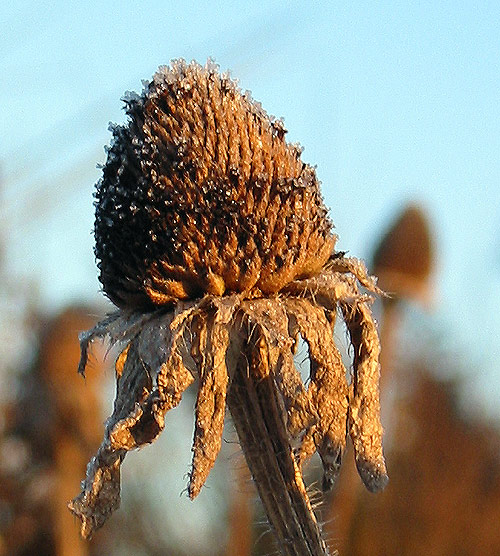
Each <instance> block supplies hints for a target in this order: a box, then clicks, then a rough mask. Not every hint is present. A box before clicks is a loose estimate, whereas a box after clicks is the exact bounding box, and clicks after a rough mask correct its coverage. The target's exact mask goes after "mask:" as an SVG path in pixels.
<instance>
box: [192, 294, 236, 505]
mask: <svg viewBox="0 0 500 556" xmlns="http://www.w3.org/2000/svg"><path fill="white" fill-rule="evenodd" d="M234 297H235V296H234ZM229 299H231V298H229ZM213 303H214V307H213V309H212V310H211V311H210V313H209V315H208V317H206V316H205V315H203V316H201V317H200V318H195V319H194V321H193V333H194V342H193V348H192V354H193V358H194V359H195V361H196V363H197V365H198V368H199V389H198V397H197V400H196V416H195V433H194V441H193V465H192V471H191V477H190V481H189V488H188V491H189V496H190V498H195V497H196V496H197V495H198V494H199V492H200V490H201V487H202V486H203V485H204V483H205V481H206V479H207V477H208V474H209V473H210V470H211V469H212V467H213V465H214V463H215V460H216V458H217V456H218V454H219V451H220V447H221V443H222V431H223V428H224V416H225V413H226V390H227V383H228V371H227V367H226V352H227V349H228V346H229V335H230V328H231V326H230V324H229V323H230V321H231V318H232V316H233V313H234V308H235V304H234V303H231V302H229V303H228V300H227V298H226V300H216V299H214V300H213Z"/></svg>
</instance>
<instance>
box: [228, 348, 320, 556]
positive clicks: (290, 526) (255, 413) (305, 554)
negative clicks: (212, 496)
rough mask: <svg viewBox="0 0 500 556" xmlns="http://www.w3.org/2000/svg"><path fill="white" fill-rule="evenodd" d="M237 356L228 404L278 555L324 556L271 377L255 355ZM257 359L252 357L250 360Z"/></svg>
mask: <svg viewBox="0 0 500 556" xmlns="http://www.w3.org/2000/svg"><path fill="white" fill-rule="evenodd" d="M254 353H255V352H253V353H252V351H251V349H249V350H248V351H247V356H248V360H249V361H250V365H249V366H248V364H247V359H246V358H245V357H242V358H241V359H240V361H239V364H238V366H237V367H236V372H235V373H234V376H233V377H232V381H231V387H230V389H229V393H228V404H229V409H230V411H231V415H232V417H233V421H234V424H235V427H236V431H237V433H238V437H239V440H240V444H241V448H242V450H243V453H244V454H245V458H246V461H247V464H248V467H249V469H250V471H251V473H252V476H253V479H254V481H255V484H256V486H257V490H258V491H259V495H260V498H261V500H262V503H263V505H264V508H265V510H266V513H267V516H268V519H269V522H270V524H271V527H272V529H273V530H274V533H275V535H276V538H277V542H278V545H279V548H280V550H281V552H282V553H283V555H284V556H326V555H328V554H329V553H328V550H327V548H326V545H325V542H324V541H323V539H322V537H321V531H320V528H319V525H318V522H317V520H316V517H315V515H314V512H313V510H312V508H311V504H310V502H309V498H308V496H307V493H306V490H305V486H304V482H303V479H302V474H301V472H300V470H299V467H298V465H297V463H296V460H295V457H294V454H293V449H292V446H291V444H290V439H289V434H288V431H287V428H286V423H285V419H284V415H285V413H284V408H283V407H282V402H281V399H280V396H279V392H278V391H277V389H276V385H275V383H274V380H273V378H272V376H270V375H267V376H264V377H261V376H259V372H258V370H257V369H255V366H256V365H258V358H255V357H252V355H253V354H254ZM256 359H257V360H256Z"/></svg>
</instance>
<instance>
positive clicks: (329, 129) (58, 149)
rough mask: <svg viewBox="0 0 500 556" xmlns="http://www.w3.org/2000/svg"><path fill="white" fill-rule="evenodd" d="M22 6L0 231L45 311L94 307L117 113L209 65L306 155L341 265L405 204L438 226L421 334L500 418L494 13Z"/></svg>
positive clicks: (9, 87)
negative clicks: (164, 79) (190, 66)
mask: <svg viewBox="0 0 500 556" xmlns="http://www.w3.org/2000/svg"><path fill="white" fill-rule="evenodd" d="M10 4H11V5H10V6H7V3H5V2H4V5H3V7H2V8H1V10H0V14H1V23H0V25H1V28H0V75H1V76H2V77H1V79H0V129H1V130H2V134H1V136H0V172H1V174H0V175H1V177H2V187H3V192H2V197H3V199H2V204H1V206H0V231H3V233H4V234H5V238H6V245H5V254H4V256H5V261H4V262H5V264H6V267H7V269H8V272H9V273H10V275H11V276H13V277H14V279H15V280H18V279H20V278H24V277H28V278H30V279H32V280H36V281H37V283H38V285H39V296H40V301H41V303H42V305H43V307H45V308H54V307H57V306H60V305H61V304H63V303H66V302H68V301H71V300H74V299H94V300H95V299H98V298H99V293H98V292H99V285H98V282H97V278H96V276H97V274H96V268H95V264H94V260H93V254H92V244H93V240H92V236H91V230H92V226H93V206H92V201H93V200H92V191H93V184H94V183H95V181H96V180H97V179H98V178H99V170H98V169H96V164H97V163H102V162H103V161H104V156H105V155H104V149H103V146H104V145H105V144H106V143H108V141H109V138H110V134H109V132H108V131H107V127H108V122H109V121H110V120H111V121H120V120H123V112H122V110H121V107H122V103H121V102H120V97H121V96H122V95H123V93H124V92H125V91H126V90H141V88H142V84H141V80H142V79H149V78H150V77H151V76H152V74H153V73H154V71H155V70H156V68H157V67H158V66H159V65H163V64H168V63H169V61H170V60H171V59H173V58H179V57H182V58H185V59H187V60H191V59H193V58H195V59H197V60H198V61H200V62H204V61H205V60H206V59H207V58H208V57H212V58H214V59H215V60H216V61H217V62H218V63H219V64H220V66H221V69H222V70H227V69H230V70H231V72H232V74H233V76H234V77H236V78H238V79H239V81H240V84H241V87H242V88H243V89H249V90H251V91H252V94H253V96H254V98H256V99H257V100H258V101H260V102H262V104H263V107H264V108H265V109H266V110H267V111H268V112H269V113H271V114H274V115H276V116H280V117H284V119H285V124H286V127H287V128H288V130H289V138H290V140H292V141H299V142H300V143H301V144H302V145H303V146H304V147H305V151H304V154H303V159H304V160H305V161H307V162H309V163H311V164H316V165H317V172H318V175H319V177H320V179H321V180H322V182H323V192H324V196H325V199H326V202H327V204H328V205H329V206H330V207H331V216H332V219H333V221H334V222H335V224H336V227H337V233H338V234H339V236H340V240H339V244H338V247H339V248H340V249H343V250H349V253H350V254H352V255H355V256H369V254H370V252H371V249H372V247H373V245H374V243H375V242H376V241H377V239H378V237H379V234H380V233H381V231H382V230H383V229H384V227H385V226H386V225H387V223H388V219H391V218H392V217H393V216H394V214H395V212H396V211H397V210H399V209H400V208H401V207H402V206H403V204H404V203H405V202H407V201H410V200H415V201H418V202H420V203H421V204H422V206H423V207H424V208H425V209H426V210H427V211H428V214H429V217H430V220H431V223H432V225H433V228H434V229H435V233H436V243H437V246H438V252H439V261H438V264H439V268H438V274H437V277H436V286H437V288H436V300H437V302H436V306H435V312H434V315H433V316H432V317H427V316H423V317H421V318H420V321H419V322H421V323H423V324H422V326H424V327H425V328H426V329H427V328H429V329H431V330H432V329H433V328H434V327H436V328H440V326H443V327H448V329H450V327H451V334H449V336H448V337H447V338H446V339H445V340H444V342H445V344H446V347H447V348H448V349H449V350H450V351H454V350H456V351H457V358H459V359H460V361H461V364H464V365H465V366H467V365H468V364H469V363H470V365H471V366H472V367H473V368H474V372H475V373H477V372H479V373H480V377H478V378H477V379H476V378H475V379H474V381H475V382H477V389H474V392H480V393H485V394H486V396H487V397H486V400H487V403H488V404H489V405H490V406H491V407H494V406H497V405H499V406H500V404H497V403H496V400H497V399H499V398H500V362H499V361H500V347H499V346H500V277H499V274H500V159H499V153H500V132H499V129H500V118H499V116H500V93H499V91H500V32H499V29H500V4H499V3H498V1H495V2H457V1H453V2H451V1H450V2H418V3H417V2H303V1H302V2H265V1H261V2H255V3H250V2H207V3H201V2H198V3H194V2H175V3H174V2H140V3H139V2H120V3H116V2H109V1H106V0H103V1H101V2H99V3H97V2H96V3H87V2H68V1H65V2H62V1H55V2H51V3H48V2H47V3H45V2H30V1H24V2H23V1H20V0H18V1H16V2H15V3H14V2H12V3H10ZM89 4H90V5H89ZM417 328H418V327H417ZM417 332H418V330H417ZM441 341H443V339H442V338H441ZM457 346H458V347H457ZM498 413H499V414H500V411H499V412H498Z"/></svg>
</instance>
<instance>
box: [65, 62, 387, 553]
mask: <svg viewBox="0 0 500 556" xmlns="http://www.w3.org/2000/svg"><path fill="white" fill-rule="evenodd" d="M126 103H127V113H128V115H129V122H128V124H127V125H125V126H121V127H120V126H119V127H115V128H113V134H114V140H113V143H112V145H111V147H110V148H109V151H108V160H107V163H106V165H105V167H104V172H103V178H102V180H101V181H100V182H99V184H98V186H97V195H96V197H97V203H96V224H95V236H96V256H97V258H98V260H99V268H100V272H101V274H100V280H101V282H102V284H103V287H104V291H105V292H106V293H107V295H108V296H109V297H110V298H111V299H112V301H114V303H115V304H116V305H118V307H119V308H120V310H119V311H117V312H116V313H114V314H112V315H110V316H109V317H108V318H107V319H106V320H104V321H102V322H101V323H99V324H98V325H97V326H96V327H95V328H93V329H92V330H90V331H89V332H87V333H85V334H83V335H82V336H81V345H82V359H81V363H80V371H81V372H82V373H83V372H84V370H85V366H86V362H87V351H88V347H89V344H90V342H92V340H94V339H95V338H98V337H107V338H108V339H109V340H110V342H111V343H114V344H119V345H120V346H121V348H122V351H121V354H120V355H119V357H118V358H117V361H116V376H117V394H116V401H115V407H114V412H113V415H112V416H111V417H110V419H109V420H108V421H107V424H106V433H105V438H104V441H103V443H102V444H101V447H100V448H99V450H98V452H97V455H96V456H95V457H94V458H93V460H92V461H91V462H90V464H89V466H88V469H87V478H86V480H85V482H84V485H83V486H84V488H83V492H82V493H81V494H80V496H78V497H77V498H76V499H75V500H74V501H73V502H72V503H71V505H70V507H71V509H72V511H73V512H74V513H75V514H77V515H78V516H79V517H80V518H81V519H82V524H83V525H82V534H83V535H84V536H90V535H91V534H92V532H93V531H94V530H95V529H96V528H98V527H100V526H101V525H102V524H103V523H104V521H105V520H106V518H107V517H108V516H109V514H110V513H111V512H112V511H113V510H114V509H116V507H117V506H118V504H119V488H120V483H119V469H120V464H121V462H122V460H123V458H124V457H125V454H126V453H127V451H129V450H131V449H133V448H136V447H138V446H142V445H143V444H146V443H148V442H152V441H153V440H154V439H155V438H156V437H157V435H158V434H159V433H160V432H161V430H162V429H163V427H164V416H165V413H166V412H167V411H168V410H169V409H171V408H172V407H174V406H176V405H177V404H178V403H179V402H180V399H181V396H182V393H183V392H184V390H185V389H186V388H187V387H188V386H189V385H190V384H191V383H192V382H193V381H194V380H195V378H197V379H198V397H197V404H196V421H195V434H194V443H193V464H192V471H191V474H190V481H189V488H188V491H189V495H190V496H191V497H192V498H194V497H195V496H196V495H197V494H198V492H199V491H200V489H201V487H202V486H203V484H204V482H205V480H206V478H207V476H208V473H209V471H210V469H211V468H212V466H213V464H214V461H215V459H216V457H217V454H218V452H219V449H220V446H221V438H222V430H223V423H224V415H225V409H226V399H227V403H228V406H229V409H230V411H231V414H232V417H233V420H234V423H235V427H236V430H237V432H238V436H239V438H240V443H241V445H242V449H243V451H244V453H245V457H246V459H247V462H248V465H249V467H250V470H251V472H252V475H253V477H254V480H255V482H256V485H257V488H258V490H259V494H260V496H261V498H262V500H263V503H264V506H265V508H266V511H267V514H268V516H269V519H270V522H271V525H272V527H273V529H274V531H275V533H276V536H277V538H278V542H279V545H280V549H281V550H282V551H283V553H284V554H301V555H302V554H310V555H312V554H314V555H319V554H327V549H326V546H325V544H324V542H323V540H322V539H321V535H320V530H319V526H318V524H317V522H316V520H315V517H314V514H313V512H312V509H311V506H310V503H309V499H308V497H307V494H306V491H305V487H304V483H303V481H302V475H301V473H300V467H301V465H302V463H303V462H304V461H305V460H306V459H307V458H308V457H309V456H310V455H312V454H313V453H314V452H315V451H316V450H317V451H318V452H319V454H320V457H321V459H322V461H323V466H324V470H325V475H324V487H325V488H329V487H330V486H331V485H332V483H333V481H334V479H335V476H336V475H337V473H338V469H339V465H340V460H341V455H342V452H343V450H344V446H345V442H346V431H348V433H349V434H350V436H351V439H352V441H353V444H354V449H355V454H356V464H357V467H358V470H359V472H360V475H361V478H362V479H363V481H364V483H365V485H366V486H367V487H368V488H369V489H370V490H372V491H376V490H379V489H380V488H382V487H383V486H384V485H385V483H386V481H387V475H386V470H385V463H384V459H383V455H382V445H381V437H382V428H381V425H380V417H379V410H380V407H379V396H378V379H379V363H378V356H379V343H378V336H377V331H376V328H375V324H374V321H373V319H372V316H371V313H370V310H369V308H368V303H369V301H370V299H371V298H370V297H369V296H368V295H367V294H365V293H362V292H360V289H359V286H358V284H361V285H362V286H363V287H364V288H365V289H366V290H369V291H372V292H376V291H378V290H377V288H376V286H375V284H374V282H373V280H372V279H371V278H370V277H369V276H368V275H367V274H366V270H365V268H364V265H363V264H362V263H361V262H359V261H357V260H355V259H348V258H346V257H344V256H343V254H342V253H335V252H334V245H335V239H336V237H335V236H334V235H333V234H332V232H331V228H332V225H331V223H330V221H329V220H328V218H327V210H326V208H325V206H324V204H323V201H322V197H321V194H320V192H319V186H318V181H317V178H316V174H315V171H314V169H313V168H312V167H310V166H308V165H307V164H304V163H303V162H302V161H301V159H300V154H301V151H300V149H299V148H298V147H297V146H294V145H289V144H287V143H286V142H285V139H284V136H285V129H284V127H283V124H282V123H281V122H278V121H274V120H273V119H271V118H270V117H269V116H268V115H267V114H266V113H265V112H264V111H263V110H262V108H261V107H260V106H259V105H258V104H257V103H255V102H254V101H253V100H252V99H251V98H250V96H249V95H248V94H243V93H242V92H241V91H240V90H239V89H238V87H237V86H236V84H235V83H234V82H233V81H231V80H230V79H229V78H228V77H227V76H221V75H220V74H219V73H218V68H217V67H216V66H214V65H212V64H210V63H209V64H207V65H206V66H205V67H201V66H199V65H198V64H195V63H191V64H189V65H187V64H186V63H185V62H183V61H180V62H176V63H173V64H172V66H171V67H170V68H161V69H160V70H159V72H158V73H157V74H156V75H155V76H154V78H153V81H152V82H151V83H150V84H149V85H147V86H146V87H145V89H144V91H143V93H142V95H140V96H137V95H133V96H129V97H128V98H127V99H126ZM337 311H339V312H340V314H341V315H342V317H343V319H344V321H345V323H346V325H347V329H348V332H349V335H350V340H351V343H352V345H353V348H354V369H353V373H352V380H351V381H350V383H349V381H348V380H347V378H346V370H345V368H344V366H343V363H342V360H341V357H340V354H339V352H338V350H337V347H336V346H335V343H334V338H333V324H334V321H335V315H336V313H337ZM299 337H302V338H303V339H304V340H305V342H306V343H307V344H308V347H309V359H310V362H311V365H310V368H311V371H310V382H309V385H308V387H307V388H306V386H305V385H304V384H303V382H302V379H301V376H300V374H299V373H298V371H297V369H296V368H295V365H294V360H293V354H294V350H295V349H296V346H297V342H298V338H299ZM292 442H293V443H294V445H295V444H296V443H297V442H298V448H293V446H292Z"/></svg>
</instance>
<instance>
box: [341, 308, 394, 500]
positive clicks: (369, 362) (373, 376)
mask: <svg viewBox="0 0 500 556" xmlns="http://www.w3.org/2000/svg"><path fill="white" fill-rule="evenodd" d="M341 308H342V314H343V315H344V320H345V322H346V325H347V330H348V332H349V335H350V339H351V344H352V346H353V350H354V376H353V380H352V384H351V387H350V395H349V397H350V399H349V433H350V435H351V440H352V442H353V445H354V452H355V455H356V466H357V468H358V471H359V474H360V476H361V478H362V480H363V483H364V484H365V486H366V487H367V488H368V490H370V491H371V492H376V491H379V490H382V489H383V488H384V487H385V486H386V484H387V481H388V477H387V471H386V467H385V461H384V456H383V452H382V424H381V422H380V393H379V380H380V365H379V353H380V345H379V339H378V335H377V329H376V326H375V322H374V321H373V317H372V315H371V312H370V309H369V308H368V306H367V304H366V303H365V302H362V301H358V302H356V303H354V304H352V305H346V304H341Z"/></svg>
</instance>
